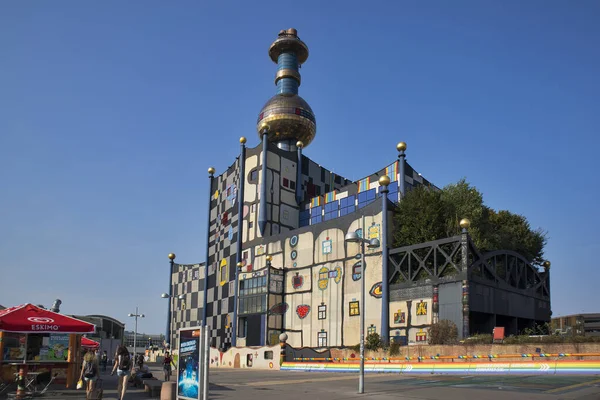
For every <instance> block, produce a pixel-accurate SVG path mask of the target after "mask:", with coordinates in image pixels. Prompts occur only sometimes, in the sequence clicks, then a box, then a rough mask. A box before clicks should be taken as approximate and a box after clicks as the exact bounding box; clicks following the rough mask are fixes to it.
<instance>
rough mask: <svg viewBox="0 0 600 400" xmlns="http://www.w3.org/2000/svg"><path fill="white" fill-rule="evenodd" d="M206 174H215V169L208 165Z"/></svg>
mask: <svg viewBox="0 0 600 400" xmlns="http://www.w3.org/2000/svg"><path fill="white" fill-rule="evenodd" d="M208 174H209V175H214V174H215V169H214V168H213V167H210V168H209V169H208Z"/></svg>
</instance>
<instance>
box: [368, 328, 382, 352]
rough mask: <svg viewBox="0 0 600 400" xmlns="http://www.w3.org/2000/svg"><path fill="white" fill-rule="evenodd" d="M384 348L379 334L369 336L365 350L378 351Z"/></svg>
mask: <svg viewBox="0 0 600 400" xmlns="http://www.w3.org/2000/svg"><path fill="white" fill-rule="evenodd" d="M382 347H383V343H382V342H381V338H380V337H379V333H377V332H374V333H371V334H369V335H368V336H367V340H365V349H367V350H373V351H377V350H379V349H381V348H382Z"/></svg>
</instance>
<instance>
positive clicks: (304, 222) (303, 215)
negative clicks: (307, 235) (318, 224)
mask: <svg viewBox="0 0 600 400" xmlns="http://www.w3.org/2000/svg"><path fill="white" fill-rule="evenodd" d="M308 225H310V210H304V211H300V226H308Z"/></svg>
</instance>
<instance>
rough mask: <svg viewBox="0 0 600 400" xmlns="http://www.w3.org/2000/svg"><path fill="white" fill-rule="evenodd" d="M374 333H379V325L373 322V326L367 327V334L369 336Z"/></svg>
mask: <svg viewBox="0 0 600 400" xmlns="http://www.w3.org/2000/svg"><path fill="white" fill-rule="evenodd" d="M372 333H377V327H376V326H375V325H373V324H371V326H369V327H368V328H367V336H369V335H370V334H372Z"/></svg>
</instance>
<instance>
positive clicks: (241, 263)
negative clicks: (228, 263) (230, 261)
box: [236, 261, 244, 268]
mask: <svg viewBox="0 0 600 400" xmlns="http://www.w3.org/2000/svg"><path fill="white" fill-rule="evenodd" d="M236 265H237V267H238V268H242V267H243V266H244V263H243V262H241V261H240V262H239V263H237V264H236Z"/></svg>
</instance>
